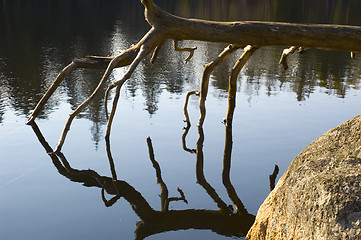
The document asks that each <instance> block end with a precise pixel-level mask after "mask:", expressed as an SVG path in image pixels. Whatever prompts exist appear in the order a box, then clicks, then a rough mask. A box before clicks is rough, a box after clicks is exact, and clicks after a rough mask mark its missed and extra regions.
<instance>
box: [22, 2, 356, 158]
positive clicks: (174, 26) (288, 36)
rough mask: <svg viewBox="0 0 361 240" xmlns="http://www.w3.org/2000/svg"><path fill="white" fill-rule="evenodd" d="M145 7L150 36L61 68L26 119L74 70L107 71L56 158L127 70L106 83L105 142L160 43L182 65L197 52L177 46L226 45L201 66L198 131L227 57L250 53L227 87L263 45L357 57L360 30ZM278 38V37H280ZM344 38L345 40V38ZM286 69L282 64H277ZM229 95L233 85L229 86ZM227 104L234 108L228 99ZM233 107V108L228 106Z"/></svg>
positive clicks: (35, 113)
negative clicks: (124, 94) (209, 17)
mask: <svg viewBox="0 0 361 240" xmlns="http://www.w3.org/2000/svg"><path fill="white" fill-rule="evenodd" d="M141 2H142V4H143V5H144V7H145V13H144V15H145V19H146V20H147V22H148V23H149V25H150V26H151V27H152V28H151V29H150V30H149V32H148V33H147V34H146V35H145V36H144V37H143V38H142V39H141V40H140V41H139V42H138V43H137V44H135V45H132V46H131V47H130V48H128V49H127V50H125V51H123V52H122V53H121V54H119V55H117V56H113V57H86V58H83V59H76V60H74V61H72V63H70V64H69V65H68V66H67V67H65V68H64V69H63V70H62V71H61V72H60V73H59V75H58V76H57V78H56V79H55V81H54V82H53V84H52V85H51V86H50V88H49V89H48V91H47V92H46V93H45V94H44V96H43V98H42V99H41V100H40V101H39V103H38V104H37V106H36V107H35V109H34V111H33V113H32V114H31V115H30V117H29V120H28V123H29V124H31V123H33V121H34V120H35V119H36V117H38V115H39V113H40V111H41V110H42V109H43V107H44V105H45V104H46V102H47V101H48V99H49V98H50V97H51V95H52V94H53V93H54V92H55V90H56V89H57V88H58V86H59V85H60V84H61V82H62V81H63V79H64V78H65V77H66V76H68V75H69V74H70V73H71V72H73V71H74V70H76V69H78V68H93V69H94V68H95V69H106V71H105V73H104V75H103V76H102V78H101V79H100V81H99V84H98V86H97V87H96V89H95V90H94V91H93V92H92V93H91V95H90V96H89V98H88V99H86V100H85V101H84V102H83V103H81V104H80V105H79V106H78V107H77V108H76V109H75V110H74V111H73V112H72V113H71V114H70V115H69V118H68V120H67V122H66V124H65V127H64V130H63V132H62V134H61V137H60V139H59V142H58V144H57V147H56V149H55V152H60V150H61V148H62V146H63V144H64V142H65V138H66V135H67V133H68V131H69V129H70V125H71V123H72V121H73V119H74V118H75V117H76V116H77V115H78V114H79V113H80V112H82V111H83V110H84V109H85V108H86V107H87V106H88V105H89V103H90V102H91V101H92V100H93V99H94V97H95V96H97V95H98V94H99V92H100V90H101V89H103V88H104V85H105V83H106V81H107V80H108V79H109V76H110V74H111V73H112V71H113V69H114V68H117V67H122V66H128V65H129V68H128V70H127V71H126V73H125V74H124V76H123V77H122V78H121V79H120V80H117V81H115V82H113V83H111V84H110V85H109V86H108V88H107V91H106V93H105V97H104V99H105V100H104V101H105V108H106V115H107V118H108V123H107V130H106V137H107V138H109V135H110V130H111V125H112V121H113V118H114V115H115V112H116V107H117V103H118V99H119V95H120V89H121V87H122V85H123V84H124V83H125V82H126V81H127V80H128V79H129V78H130V77H131V75H132V73H133V72H134V70H135V69H136V68H137V66H138V64H139V63H140V61H141V60H143V59H144V57H145V56H147V55H148V54H149V53H150V52H152V51H153V56H152V58H151V62H154V61H155V59H156V57H157V55H158V54H159V50H160V49H161V47H162V46H163V44H164V42H165V41H166V40H168V39H171V40H174V48H175V50H176V51H187V52H189V55H188V57H187V58H186V60H185V62H188V61H189V59H190V58H191V57H192V56H193V54H194V51H195V49H196V47H193V48H181V47H179V46H178V41H180V40H198V41H208V42H223V43H227V44H230V45H229V47H228V48H226V49H225V50H224V51H223V52H222V53H221V54H220V55H219V56H218V57H217V58H216V59H215V60H214V61H213V62H211V63H209V64H207V65H206V66H205V69H204V72H203V77H202V85H201V90H200V101H199V105H200V109H201V117H200V119H199V123H198V124H199V125H202V124H203V121H204V117H205V101H206V96H207V91H208V84H209V77H210V74H211V73H212V71H213V70H214V68H215V67H216V66H217V65H218V64H219V63H221V62H222V61H224V60H225V59H226V58H227V57H228V56H229V55H230V54H231V53H233V52H234V51H235V50H237V49H238V48H240V47H243V46H247V45H251V46H253V48H252V50H249V51H245V54H246V55H245V56H243V57H242V58H241V59H240V61H239V62H237V64H236V66H235V68H234V69H233V70H232V73H231V77H230V82H232V84H234V82H235V80H236V78H237V75H238V73H239V71H240V69H241V68H242V67H243V65H244V64H245V62H246V61H247V60H248V58H249V57H250V56H251V55H252V54H253V52H254V50H255V49H257V48H260V47H262V46H267V45H288V46H303V47H304V48H319V49H329V50H344V51H349V52H352V55H351V56H352V57H354V56H355V53H356V52H361V44H360V42H361V27H357V26H341V25H310V24H307V25H306V24H291V23H275V22H251V21H245V22H216V21H205V20H199V19H186V18H182V17H177V16H174V15H172V14H169V13H167V12H165V11H164V10H162V9H160V8H159V7H158V6H157V5H155V4H154V2H153V0H141ZM280 36H282V37H280ZM345 36H347V37H345ZM294 48H295V47H292V49H291V50H290V51H289V53H288V52H286V53H285V54H284V59H286V58H287V56H288V55H289V54H290V53H291V52H292V51H294ZM282 63H283V64H284V66H287V65H286V64H287V63H286V61H282ZM113 88H116V91H115V96H114V100H113V106H112V110H111V112H110V115H109V117H108V110H107V100H108V97H109V94H110V91H111V90H112V89H113ZM230 91H233V85H232V86H230ZM230 102H233V100H232V99H231V100H230ZM231 104H233V103H231ZM232 115H233V113H231V112H229V114H228V113H227V124H231V116H232Z"/></svg>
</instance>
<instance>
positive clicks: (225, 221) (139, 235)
mask: <svg viewBox="0 0 361 240" xmlns="http://www.w3.org/2000/svg"><path fill="white" fill-rule="evenodd" d="M31 126H32V129H33V131H34V133H35V134H36V136H37V137H38V139H39V141H40V143H41V144H42V146H43V147H44V149H45V150H46V152H47V153H48V154H49V156H50V158H51V160H52V162H53V164H54V166H55V167H56V168H57V170H58V171H59V173H60V174H62V175H63V176H65V177H66V178H68V179H69V180H71V181H74V182H79V183H83V185H84V186H86V187H98V188H100V189H101V198H102V200H103V202H104V204H105V206H107V207H109V206H112V205H113V204H115V203H116V202H117V201H118V200H119V199H121V198H124V199H125V200H126V201H127V202H128V203H129V204H130V206H131V207H132V209H133V211H134V212H135V213H136V214H137V216H138V217H139V218H140V219H141V221H139V222H138V223H137V224H136V230H135V239H144V238H146V237H148V236H150V235H154V234H158V233H162V232H167V231H174V230H186V229H209V230H212V231H213V232H216V233H217V234H220V235H224V236H235V237H242V236H245V234H246V233H247V232H248V229H249V228H250V227H251V225H252V224H253V222H254V215H251V214H249V213H248V212H247V210H246V209H245V207H244V206H243V204H242V202H241V200H240V199H239V198H238V196H237V193H236V192H235V189H234V187H233V186H232V184H231V181H230V177H229V174H230V167H231V164H230V161H231V158H230V154H231V151H232V144H231V143H232V128H231V127H227V126H226V146H225V151H224V169H223V175H222V179H223V184H224V186H225V187H226V189H227V192H228V195H229V197H230V199H231V200H232V202H233V203H234V206H235V209H236V210H235V211H234V210H233V207H232V206H227V204H226V203H225V202H224V201H223V200H222V199H221V198H220V197H219V195H218V194H217V192H216V190H215V189H214V188H213V187H212V186H211V185H210V184H209V183H208V182H207V180H206V178H205V176H204V172H203V166H204V158H203V142H204V133H203V128H202V127H201V126H199V127H198V133H199V139H198V141H197V147H196V150H195V153H196V159H197V162H196V176H197V181H198V183H199V184H200V185H201V186H202V187H203V188H204V189H205V190H206V192H207V193H208V195H209V196H210V197H211V198H212V199H213V201H214V202H215V203H216V204H217V206H218V208H219V210H207V209H185V210H169V204H170V202H172V201H184V202H185V203H188V202H187V200H186V197H185V194H184V193H183V191H182V190H181V189H179V188H178V192H179V194H180V197H173V198H169V196H168V189H167V185H166V183H165V182H164V181H163V179H162V173H161V168H160V165H159V164H158V162H157V161H156V160H155V156H154V150H153V145H152V141H151V139H150V138H148V139H147V143H148V150H149V156H150V161H151V162H152V164H153V167H154V169H155V172H156V178H157V183H158V184H159V185H160V189H161V210H160V211H157V210H154V209H153V208H152V207H151V206H150V205H149V203H148V201H147V200H146V199H145V198H144V197H143V196H142V194H141V193H140V192H138V191H137V190H136V189H135V188H134V187H133V186H131V185H130V184H129V183H127V182H126V181H123V180H119V179H117V176H116V173H115V166H114V161H113V158H112V155H111V152H110V147H109V142H108V141H107V154H108V159H109V163H110V169H111V172H112V177H107V176H101V175H99V174H98V173H97V172H96V171H94V170H91V169H88V170H79V169H74V168H72V167H71V165H70V163H69V162H68V160H67V159H66V157H65V155H64V154H63V153H61V152H60V153H57V154H55V153H53V151H52V148H51V147H50V146H49V144H48V143H47V141H46V140H45V138H44V137H43V135H42V133H41V131H40V129H39V128H38V126H37V125H36V123H35V122H34V123H32V125H31ZM189 128H190V125H189V126H188V128H186V129H185V130H186V132H187V131H188V130H189ZM185 137H186V134H185V135H183V139H184V141H185ZM105 192H106V193H107V194H108V195H112V197H111V198H110V199H109V200H108V199H107V198H106V196H105V195H106V194H105Z"/></svg>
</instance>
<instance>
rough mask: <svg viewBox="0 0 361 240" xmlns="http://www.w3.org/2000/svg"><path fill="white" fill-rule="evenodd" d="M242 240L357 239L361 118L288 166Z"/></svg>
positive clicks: (360, 211) (360, 210)
mask: <svg viewBox="0 0 361 240" xmlns="http://www.w3.org/2000/svg"><path fill="white" fill-rule="evenodd" d="M246 239H248V240H263V239H269V240H278V239H282V240H285V239H293V240H297V239H303V240H304V239H317V240H318V239H320V240H321V239H323V240H334V239H342V240H343V239H350V240H351V239H352V240H357V239H361V115H360V116H357V117H355V118H353V119H351V120H348V121H347V122H345V123H343V124H341V125H340V126H338V127H336V128H334V129H332V130H330V131H328V132H326V133H325V134H324V135H322V136H321V137H319V138H318V139H317V140H315V141H314V142H313V143H312V144H310V145H309V146H308V147H306V148H305V149H304V150H303V151H302V152H301V153H300V154H299V155H298V156H297V157H296V158H295V159H294V160H293V161H292V163H291V165H290V166H289V167H288V169H287V170H286V172H285V173H284V175H283V176H282V177H281V178H280V180H279V181H278V184H277V186H276V188H275V189H274V190H273V191H272V192H271V193H270V195H269V196H268V197H267V198H266V200H265V201H264V203H263V204H262V205H261V207H260V209H259V210H258V213H257V216H256V220H255V223H254V225H253V226H252V228H251V229H250V230H249V232H248V234H247V237H246Z"/></svg>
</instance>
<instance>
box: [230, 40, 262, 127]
mask: <svg viewBox="0 0 361 240" xmlns="http://www.w3.org/2000/svg"><path fill="white" fill-rule="evenodd" d="M257 49H258V48H256V47H253V46H251V45H248V46H247V47H245V48H244V49H243V50H244V52H243V54H242V56H241V57H240V58H239V59H238V61H237V62H236V64H235V65H234V67H233V69H232V71H231V74H230V76H229V86H228V109H227V116H226V119H225V124H226V125H227V126H230V127H232V121H233V113H234V108H235V107H236V92H237V77H238V74H239V72H240V71H241V70H242V68H243V66H244V65H245V64H246V63H247V61H248V60H249V59H250V58H251V57H252V55H253V54H254V53H255V52H256V50H257Z"/></svg>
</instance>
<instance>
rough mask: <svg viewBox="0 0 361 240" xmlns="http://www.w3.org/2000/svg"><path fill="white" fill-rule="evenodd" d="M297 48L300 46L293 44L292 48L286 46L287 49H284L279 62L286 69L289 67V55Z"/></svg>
mask: <svg viewBox="0 0 361 240" xmlns="http://www.w3.org/2000/svg"><path fill="white" fill-rule="evenodd" d="M297 48H298V47H295V46H292V47H290V48H286V49H285V50H283V52H282V56H281V59H280V61H279V63H278V64H282V65H283V67H284V69H285V70H287V69H288V64H287V57H288V56H289V55H291V54H293V53H294V52H295V51H296V50H297Z"/></svg>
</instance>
